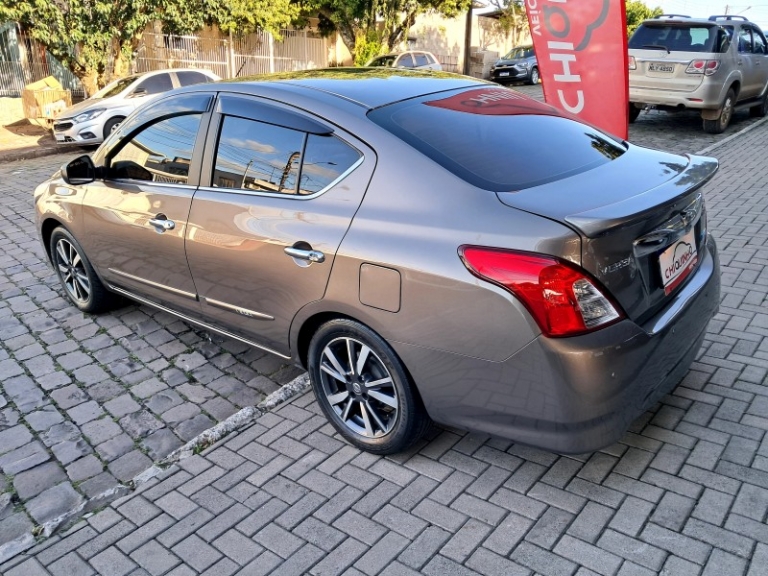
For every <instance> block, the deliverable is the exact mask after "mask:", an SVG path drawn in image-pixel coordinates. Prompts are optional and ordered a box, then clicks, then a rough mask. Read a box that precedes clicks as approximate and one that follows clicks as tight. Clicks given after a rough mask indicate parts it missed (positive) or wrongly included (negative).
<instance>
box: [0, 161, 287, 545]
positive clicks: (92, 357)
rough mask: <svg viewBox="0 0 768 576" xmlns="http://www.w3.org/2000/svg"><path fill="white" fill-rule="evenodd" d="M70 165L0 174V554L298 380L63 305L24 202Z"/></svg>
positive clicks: (131, 319)
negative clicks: (39, 187) (46, 181)
mask: <svg viewBox="0 0 768 576" xmlns="http://www.w3.org/2000/svg"><path fill="white" fill-rule="evenodd" d="M70 157H71V156H57V157H49V158H45V159H41V160H36V161H29V162H25V163H16V164H8V165H6V166H3V167H0V245H2V247H3V251H2V254H0V334H2V345H1V346H0V469H2V472H3V475H4V476H0V558H2V557H3V555H4V554H3V545H8V543H9V542H11V541H14V540H17V539H19V538H21V539H22V541H23V542H26V544H27V545H29V544H31V543H32V541H33V538H32V532H33V531H40V530H41V527H42V528H45V527H46V525H47V526H48V529H50V528H52V527H53V525H55V523H56V522H57V519H58V518H59V517H60V516H61V515H62V514H66V513H68V512H70V511H71V510H73V509H76V508H78V507H79V506H82V505H83V504H85V502H86V501H88V504H87V507H86V511H87V508H88V507H90V508H92V507H94V506H98V505H101V504H103V498H101V499H100V498H99V497H100V496H103V497H106V496H108V495H109V494H110V493H112V494H113V495H114V493H115V492H114V490H115V489H116V488H118V487H119V486H121V485H124V484H125V483H126V482H128V481H130V480H131V479H133V478H134V476H135V475H136V474H138V473H140V472H143V471H144V470H146V469H147V468H148V467H150V466H151V465H152V463H153V461H155V460H157V459H159V458H162V457H164V456H166V455H167V454H168V453H169V452H170V451H172V450H174V449H175V448H177V447H179V446H180V445H182V443H184V442H186V441H188V440H190V439H191V438H193V437H194V436H196V435H197V434H199V433H200V432H202V431H203V430H206V429H208V428H210V427H211V426H213V425H214V424H215V423H216V422H218V421H220V420H223V419H225V418H227V417H228V416H230V415H231V414H233V413H234V412H235V411H237V410H238V409H239V408H242V407H245V406H252V405H255V404H258V403H259V402H260V401H261V400H262V399H263V398H264V396H265V394H268V393H270V392H273V391H275V390H276V389H277V388H278V387H279V385H281V384H284V383H286V382H288V381H289V380H291V379H292V378H294V377H295V376H297V375H298V374H300V373H301V371H300V370H298V369H297V368H295V367H292V366H286V365H284V364H283V361H282V360H280V359H278V358H277V357H275V356H272V355H268V354H266V353H264V352H261V351H258V350H256V349H252V348H249V347H248V346H246V345H245V344H242V343H240V342H237V341H234V340H227V339H223V338H220V337H218V336H212V335H210V334H207V333H205V332H204V331H201V330H196V329H193V328H191V327H190V326H189V325H187V324H185V323H183V322H180V321H178V320H177V319H176V318H174V317H173V316H171V315H168V314H165V313H158V312H157V311H155V310H153V309H151V308H147V307H141V306H135V305H132V306H126V307H125V308H122V309H120V310H118V311H116V312H115V313H112V314H106V315H102V316H98V317H96V316H88V315H84V314H82V313H81V312H79V311H78V310H77V309H75V308H74V307H72V306H70V305H69V304H68V301H67V300H65V298H64V294H63V291H62V290H61V288H60V286H59V283H58V280H57V278H56V276H55V275H54V274H53V272H52V271H51V269H50V268H49V266H48V265H47V264H46V263H45V261H44V254H43V249H42V247H41V245H40V243H39V241H38V240H37V238H36V234H35V231H34V224H33V211H32V195H31V192H32V189H33V186H34V185H35V184H37V183H39V182H41V181H42V180H44V179H45V178H46V177H48V176H50V174H51V173H52V172H53V171H54V170H55V169H56V168H57V167H59V166H60V165H61V164H62V163H63V162H64V160H65V159H68V158H70ZM51 523H52V524H51Z"/></svg>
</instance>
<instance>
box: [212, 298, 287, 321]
mask: <svg viewBox="0 0 768 576" xmlns="http://www.w3.org/2000/svg"><path fill="white" fill-rule="evenodd" d="M204 300H205V303H206V304H210V305H211V306H214V307H216V308H222V309H224V310H227V311H228V312H235V313H236V314H240V316H247V317H248V318H253V319H255V320H274V319H275V317H274V316H270V315H269V314H263V313H262V312H256V311H255V310H249V309H248V308H243V307H242V306H235V305H234V304H228V303H226V302H222V301H221V300H214V299H213V298H204Z"/></svg>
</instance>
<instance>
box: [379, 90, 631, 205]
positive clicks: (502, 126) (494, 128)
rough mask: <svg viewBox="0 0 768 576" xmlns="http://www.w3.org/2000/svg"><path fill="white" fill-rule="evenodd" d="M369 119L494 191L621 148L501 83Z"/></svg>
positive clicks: (598, 161)
mask: <svg viewBox="0 0 768 576" xmlns="http://www.w3.org/2000/svg"><path fill="white" fill-rule="evenodd" d="M368 117H369V118H370V119H371V120H372V121H373V122H375V123H376V124H378V125H379V126H381V127H382V128H384V129H386V130H388V131H389V132H391V133H393V134H395V135H396V136H398V137H399V138H400V139H402V140H404V141H405V142H406V143H408V144H410V145H411V146H413V147H414V148H416V149H417V150H418V151H420V152H422V153H423V154H425V155H426V156H428V157H429V158H431V159H432V160H434V161H435V162H437V163H438V164H440V165H441V166H443V167H444V168H446V169H448V170H449V171H451V172H452V173H454V174H455V175H456V176H458V177H460V178H462V179H463V180H465V181H466V182H469V183H470V184H472V185H474V186H478V187H480V188H484V189H486V190H491V191H494V192H509V191H514V190H522V189H524V188H531V187H533V186H537V185H540V184H545V183H547V182H552V181H555V180H560V179H562V178H566V177H568V176H571V175H574V174H578V173H580V172H585V171H587V170H590V169H593V168H596V167H597V166H600V165H603V164H605V163H607V162H610V161H611V160H613V159H615V158H617V157H619V156H621V155H622V154H623V153H624V152H625V151H626V147H625V145H624V144H623V143H622V142H620V141H618V140H615V139H614V138H613V137H611V136H608V135H606V134H604V133H602V132H600V131H599V130H597V129H596V128H593V127H591V126H588V125H586V124H582V123H581V122H577V121H576V120H572V119H570V118H566V117H563V116H562V115H561V114H560V113H559V112H558V111H557V110H556V109H555V108H553V107H551V106H548V105H546V104H542V103H541V102H538V101H536V100H533V99H532V98H528V97H527V96H524V95H523V94H520V93H519V92H515V91H513V90H509V89H506V88H491V87H488V88H475V89H471V90H466V89H464V90H460V91H449V92H441V93H439V94H432V95H428V96H422V97H419V98H415V99H412V100H406V101H403V102H398V103H395V104H390V105H388V106H384V107H382V108H378V109H376V110H373V111H371V112H369V114H368Z"/></svg>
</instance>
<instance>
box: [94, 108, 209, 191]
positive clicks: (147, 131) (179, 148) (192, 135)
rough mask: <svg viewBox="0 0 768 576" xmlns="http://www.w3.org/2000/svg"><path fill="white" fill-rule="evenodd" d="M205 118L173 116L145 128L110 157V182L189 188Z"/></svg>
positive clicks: (195, 115) (196, 115)
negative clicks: (142, 182) (157, 183)
mask: <svg viewBox="0 0 768 576" xmlns="http://www.w3.org/2000/svg"><path fill="white" fill-rule="evenodd" d="M202 116H203V115H202V114H184V115H182V116H174V117H172V118H166V119H165V120H161V121H160V122H156V123H154V124H151V125H150V126H148V127H147V128H144V129H143V130H142V131H141V132H139V133H138V134H136V135H134V136H133V137H132V138H131V139H130V140H128V141H127V142H126V143H125V144H121V145H120V148H119V150H118V152H117V153H116V154H114V155H112V156H111V159H110V161H109V163H108V165H109V168H108V178H109V179H128V180H142V181H145V182H163V183H171V184H186V183H187V179H188V178H189V165H190V163H191V161H192V151H193V149H194V146H195V139H196V138H197V132H198V130H199V128H200V121H201V119H202Z"/></svg>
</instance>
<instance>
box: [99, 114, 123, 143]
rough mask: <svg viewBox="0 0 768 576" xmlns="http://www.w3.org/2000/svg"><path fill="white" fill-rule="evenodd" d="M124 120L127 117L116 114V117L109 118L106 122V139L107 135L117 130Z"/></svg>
mask: <svg viewBox="0 0 768 576" xmlns="http://www.w3.org/2000/svg"><path fill="white" fill-rule="evenodd" d="M123 120H125V118H123V117H122V116H115V117H114V118H110V119H109V120H107V122H106V124H104V139H105V140H106V139H107V136H109V135H110V134H112V132H114V131H115V130H117V127H118V126H120V124H122V122H123Z"/></svg>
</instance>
